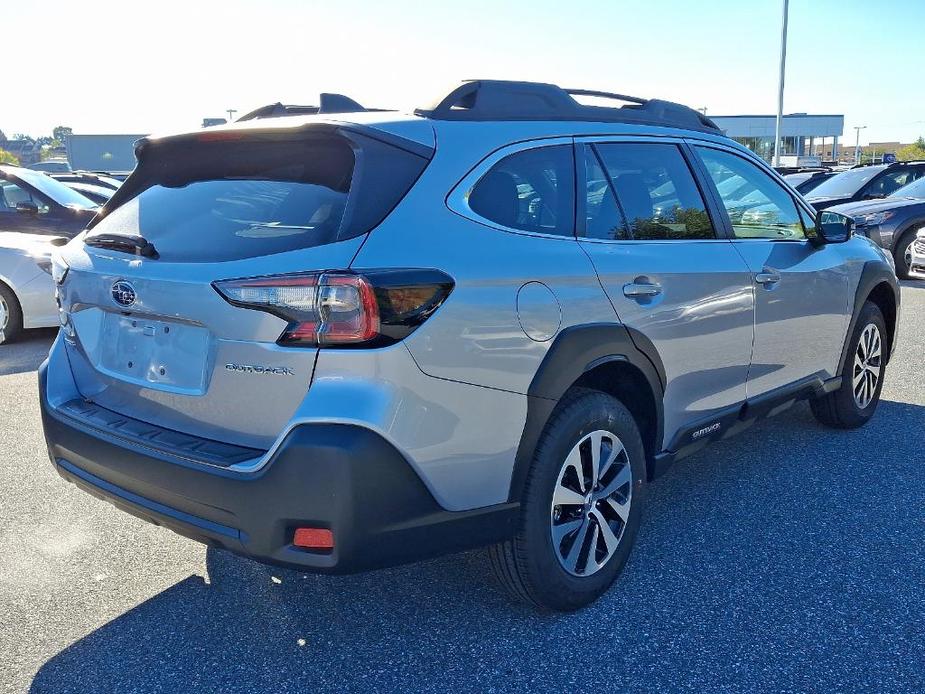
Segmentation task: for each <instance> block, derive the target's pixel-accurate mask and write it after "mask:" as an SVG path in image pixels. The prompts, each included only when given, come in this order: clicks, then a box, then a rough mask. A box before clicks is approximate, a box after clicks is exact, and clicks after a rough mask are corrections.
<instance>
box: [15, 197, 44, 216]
mask: <svg viewBox="0 0 925 694" xmlns="http://www.w3.org/2000/svg"><path fill="white" fill-rule="evenodd" d="M16 211H17V212H19V213H20V214H27V215H30V216H34V215H37V214H38V213H39V206H38V205H36V204H35V203H34V202H32V201H31V200H20V201H19V202H17V203H16Z"/></svg>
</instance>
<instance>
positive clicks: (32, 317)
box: [0, 231, 67, 344]
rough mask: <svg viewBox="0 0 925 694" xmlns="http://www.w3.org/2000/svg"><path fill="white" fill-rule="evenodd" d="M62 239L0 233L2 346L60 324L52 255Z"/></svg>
mask: <svg viewBox="0 0 925 694" xmlns="http://www.w3.org/2000/svg"><path fill="white" fill-rule="evenodd" d="M66 240H67V239H66V238H63V237H55V236H45V235H41V234H27V233H22V232H16V231H0V344H3V343H4V342H7V341H9V340H11V339H13V338H15V337H16V336H17V335H18V334H19V331H20V330H23V329H26V328H50V327H53V326H56V325H58V307H57V305H56V304H55V285H54V282H53V281H52V278H51V253H52V250H53V249H54V247H55V244H60V243H62V242H65V241H66Z"/></svg>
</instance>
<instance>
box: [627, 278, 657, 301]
mask: <svg viewBox="0 0 925 694" xmlns="http://www.w3.org/2000/svg"><path fill="white" fill-rule="evenodd" d="M661 293H662V286H661V285H660V284H654V283H651V282H630V283H629V284H624V285H623V296H628V297H630V298H644V297H648V296H658V295H659V294H661Z"/></svg>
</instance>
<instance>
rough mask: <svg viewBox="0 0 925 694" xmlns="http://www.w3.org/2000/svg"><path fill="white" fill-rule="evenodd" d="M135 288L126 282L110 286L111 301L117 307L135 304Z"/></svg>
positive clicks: (114, 283)
mask: <svg viewBox="0 0 925 694" xmlns="http://www.w3.org/2000/svg"><path fill="white" fill-rule="evenodd" d="M135 296H136V295H135V287H133V286H132V285H131V284H129V283H128V282H126V281H125V280H119V281H118V282H113V284H112V300H113V301H115V302H116V303H117V304H119V306H131V305H132V304H134V303H135Z"/></svg>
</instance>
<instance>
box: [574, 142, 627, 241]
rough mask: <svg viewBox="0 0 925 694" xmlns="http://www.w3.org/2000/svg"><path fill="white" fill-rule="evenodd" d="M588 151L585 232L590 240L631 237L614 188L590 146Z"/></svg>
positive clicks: (586, 157)
mask: <svg viewBox="0 0 925 694" xmlns="http://www.w3.org/2000/svg"><path fill="white" fill-rule="evenodd" d="M584 152H585V156H584V159H585V231H584V235H585V236H586V237H588V238H591V239H607V240H609V241H615V240H621V239H627V238H629V235H628V231H627V228H626V220H625V219H624V218H623V214H622V213H621V212H620V209H619V208H618V207H617V200H616V198H614V196H613V187H612V186H611V184H610V181H609V180H607V175H606V174H605V173H604V169H602V168H601V163H600V160H599V159H598V158H597V154H595V153H594V151H593V150H592V149H591V148H590V147H585V148H584Z"/></svg>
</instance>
